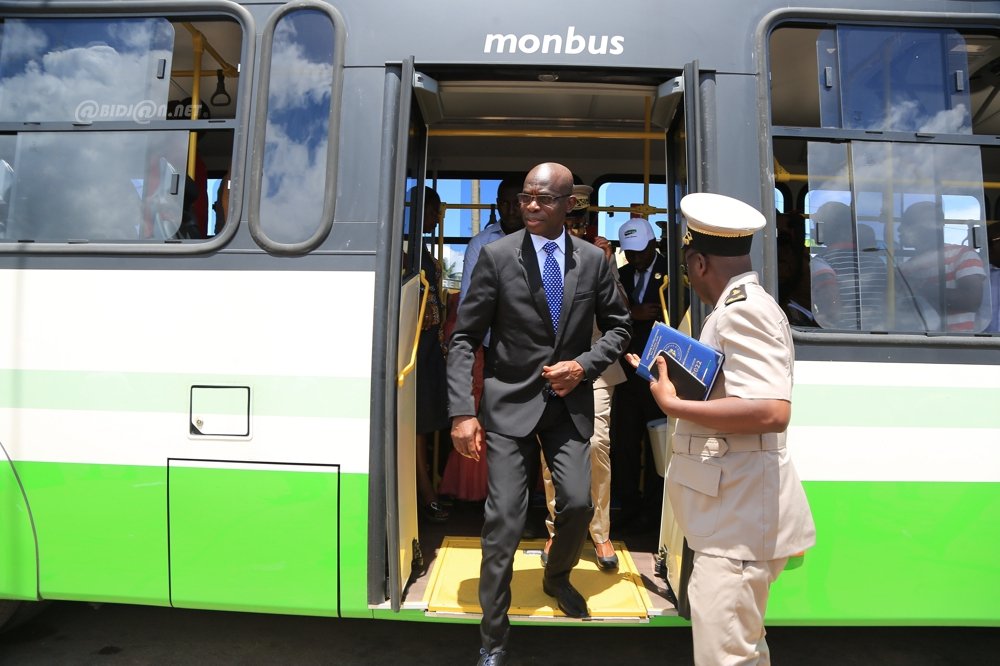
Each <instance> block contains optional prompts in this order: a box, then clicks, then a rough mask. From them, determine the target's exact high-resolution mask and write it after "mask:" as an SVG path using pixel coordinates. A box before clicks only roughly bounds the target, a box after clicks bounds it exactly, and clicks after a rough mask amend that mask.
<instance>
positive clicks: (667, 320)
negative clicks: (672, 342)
mask: <svg viewBox="0 0 1000 666" xmlns="http://www.w3.org/2000/svg"><path fill="white" fill-rule="evenodd" d="M669 286H670V276H669V275H664V276H663V284H661V285H660V307H661V308H663V321H664V322H665V323H666V324H667V326H670V313H669V312H668V311H667V297H666V296H665V295H664V293H665V292H666V291H667V287H669Z"/></svg>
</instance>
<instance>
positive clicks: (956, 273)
mask: <svg viewBox="0 0 1000 666" xmlns="http://www.w3.org/2000/svg"><path fill="white" fill-rule="evenodd" d="M943 219H944V215H943V214H942V212H941V210H940V209H939V207H938V205H937V204H936V203H935V202H933V201H921V202H918V203H915V204H912V205H910V206H909V207H908V208H907V209H906V210H905V211H903V217H902V220H901V221H900V225H899V241H900V244H901V245H902V246H903V248H904V249H912V250H913V252H914V253H913V256H911V257H910V258H909V259H907V260H906V261H904V262H903V263H902V264H901V265H900V266H899V274H900V276H901V278H902V282H903V288H904V289H905V291H906V293H907V295H908V296H909V297H910V298H912V299H913V301H914V309H915V310H916V311H917V312H918V313H919V315H920V320H921V325H922V326H923V327H924V328H926V330H938V331H948V332H959V333H975V332H978V331H981V330H983V328H984V327H985V326H986V323H987V320H988V318H989V314H988V313H986V312H985V307H987V306H988V304H987V300H988V298H989V297H988V296H987V295H986V289H988V286H987V284H986V282H987V280H986V277H987V276H986V269H985V267H984V266H983V261H982V259H980V258H979V254H977V253H976V251H975V250H973V249H972V248H971V247H968V246H967V245H959V244H956V243H948V242H946V241H945V239H944V235H943V234H944V228H943V224H942V221H943Z"/></svg>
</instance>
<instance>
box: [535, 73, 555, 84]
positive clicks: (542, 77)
mask: <svg viewBox="0 0 1000 666" xmlns="http://www.w3.org/2000/svg"><path fill="white" fill-rule="evenodd" d="M538 80H539V81H541V82H542V83H555V82H556V81H558V80H559V75H558V74H556V73H555V72H545V73H544V74H539V75H538Z"/></svg>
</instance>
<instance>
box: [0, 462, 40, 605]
mask: <svg viewBox="0 0 1000 666" xmlns="http://www.w3.org/2000/svg"><path fill="white" fill-rule="evenodd" d="M0 553H2V554H0V598H3V599H37V598H38V569H37V568H36V559H35V534H34V532H33V530H32V529H31V516H29V515H28V507H27V505H26V504H25V501H24V494H23V493H22V492H21V486H20V484H18V480H17V477H16V475H15V474H14V467H13V465H11V463H10V461H8V460H7V458H6V457H5V456H0Z"/></svg>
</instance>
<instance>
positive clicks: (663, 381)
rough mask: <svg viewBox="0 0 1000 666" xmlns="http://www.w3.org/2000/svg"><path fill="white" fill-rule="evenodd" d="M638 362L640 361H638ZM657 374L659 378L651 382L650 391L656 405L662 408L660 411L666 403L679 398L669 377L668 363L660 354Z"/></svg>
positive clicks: (657, 361) (657, 360)
mask: <svg viewBox="0 0 1000 666" xmlns="http://www.w3.org/2000/svg"><path fill="white" fill-rule="evenodd" d="M636 360H637V361H638V359H636ZM656 372H657V374H658V375H659V376H658V377H657V378H656V380H655V381H651V382H649V391H650V393H652V394H653V400H655V401H656V404H657V405H659V406H660V409H663V406H664V405H665V404H666V403H668V402H669V401H670V400H672V399H674V398H676V397H677V389H676V388H675V387H674V384H673V382H671V381H670V378H669V377H667V362H666V361H665V360H664V359H663V357H662V356H660V355H659V354H657V356H656ZM663 411H666V409H663Z"/></svg>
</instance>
